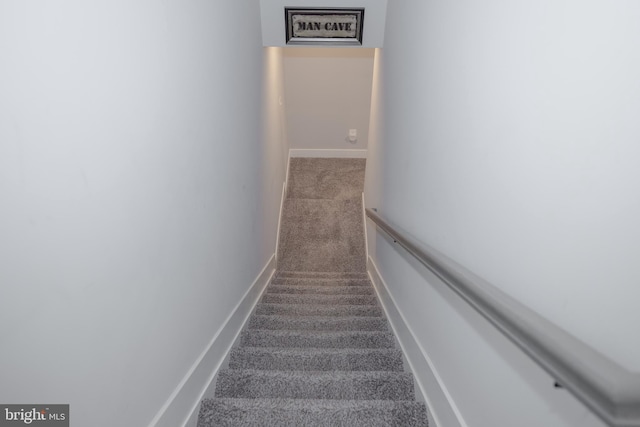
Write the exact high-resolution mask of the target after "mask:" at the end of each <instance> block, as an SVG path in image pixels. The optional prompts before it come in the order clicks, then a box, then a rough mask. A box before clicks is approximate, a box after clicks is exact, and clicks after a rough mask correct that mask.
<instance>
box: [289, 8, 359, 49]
mask: <svg viewBox="0 0 640 427" xmlns="http://www.w3.org/2000/svg"><path fill="white" fill-rule="evenodd" d="M284 14H285V22H286V27H287V28H286V33H287V44H306V45H309V44H347V45H362V30H363V23H364V9H363V8H358V9H347V8H332V9H323V8H302V9H301V8H295V9H294V8H289V7H286V8H285V9H284Z"/></svg>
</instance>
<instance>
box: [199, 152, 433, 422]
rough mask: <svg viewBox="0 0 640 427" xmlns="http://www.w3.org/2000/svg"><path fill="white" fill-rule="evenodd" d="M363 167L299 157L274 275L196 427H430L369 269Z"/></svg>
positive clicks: (293, 168) (293, 170)
mask: <svg viewBox="0 0 640 427" xmlns="http://www.w3.org/2000/svg"><path fill="white" fill-rule="evenodd" d="M363 181H364V161H363V160H353V159H349V160H347V159H292V161H291V165H290V177H289V188H288V191H287V194H288V197H287V200H286V201H285V206H284V211H283V218H282V227H281V236H280V250H279V254H278V272H277V274H276V275H275V277H274V279H273V280H272V282H271V283H270V284H269V285H268V286H267V288H266V290H265V293H264V295H263V297H262V299H261V300H260V302H259V303H258V305H257V306H256V309H255V311H254V313H253V314H252V316H251V317H250V319H249V322H248V325H247V326H246V329H245V330H244V331H243V332H242V334H241V336H240V339H239V343H238V344H237V346H235V347H234V348H233V349H232V351H231V354H230V356H229V363H228V367H226V368H225V369H221V370H220V371H219V372H218V377H217V382H216V386H215V397H214V398H213V399H205V400H203V402H202V405H201V409H200V415H199V421H198V426H199V427H208V426H426V425H427V413H426V407H425V405H424V403H421V402H417V401H416V399H415V390H414V382H413V375H412V374H411V373H409V372H406V371H405V370H404V364H403V359H402V352H401V351H400V350H399V349H398V348H397V346H396V341H395V337H394V335H393V333H392V332H391V330H390V328H389V325H388V322H387V320H386V319H385V317H384V312H383V310H382V308H381V307H380V305H379V302H378V300H377V297H376V295H375V291H374V289H373V286H372V284H371V282H370V281H369V278H368V275H367V273H366V264H365V259H364V258H365V255H364V253H365V251H364V235H363V226H364V225H363V222H362V221H363V219H362V211H361V209H362V207H361V206H360V203H361V202H360V194H361V192H362V186H363Z"/></svg>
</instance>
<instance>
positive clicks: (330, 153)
mask: <svg viewBox="0 0 640 427" xmlns="http://www.w3.org/2000/svg"><path fill="white" fill-rule="evenodd" d="M289 157H290V158H291V157H325V158H327V157H332V158H334V157H340V158H347V159H366V158H367V150H359V149H344V150H341V149H335V150H330V149H317V150H314V149H306V148H291V149H289Z"/></svg>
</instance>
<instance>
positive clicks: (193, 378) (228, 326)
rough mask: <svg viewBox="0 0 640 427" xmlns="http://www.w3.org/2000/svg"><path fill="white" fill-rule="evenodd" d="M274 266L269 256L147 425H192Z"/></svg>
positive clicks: (156, 426) (171, 426)
mask: <svg viewBox="0 0 640 427" xmlns="http://www.w3.org/2000/svg"><path fill="white" fill-rule="evenodd" d="M275 266H276V264H275V255H272V256H271V258H270V259H269V261H268V262H267V264H266V265H265V266H264V268H263V269H262V271H261V272H260V274H259V275H258V277H257V278H256V280H255V281H254V282H253V284H252V285H251V286H250V287H249V289H248V290H247V292H246V293H245V294H244V296H243V297H242V299H241V300H240V302H238V304H237V305H236V307H235V308H234V309H233V311H232V312H231V314H230V315H229V317H227V320H225V322H224V324H223V325H222V327H221V328H220V329H219V330H218V331H217V332H216V333H215V335H214V336H213V338H212V339H211V341H210V342H209V345H208V346H207V348H206V349H205V350H204V351H203V352H202V353H201V354H200V357H198V359H197V360H196V361H195V363H194V364H193V365H192V367H191V369H189V371H188V372H187V374H186V375H185V376H184V378H183V380H182V381H181V382H180V384H178V386H177V387H176V389H175V390H174V392H173V393H172V394H171V396H169V399H167V402H166V403H165V404H164V405H163V406H162V408H161V409H160V411H158V413H157V414H156V416H155V417H154V418H153V420H152V421H151V423H150V424H149V427H176V426H182V427H185V426H187V427H191V426H195V425H196V423H197V419H198V412H199V411H200V401H201V400H202V398H203V396H204V394H205V392H206V391H207V389H208V388H209V385H210V384H211V382H212V381H213V379H214V378H215V375H216V374H217V372H218V369H220V366H221V365H222V363H223V361H224V360H225V357H226V356H227V353H229V350H230V349H231V346H232V345H233V343H234V341H235V340H236V338H237V337H238V335H239V334H240V331H241V330H242V327H243V326H244V324H245V322H246V321H247V319H248V318H249V316H250V315H251V312H252V310H253V307H254V306H255V305H256V303H257V302H258V299H259V298H260V296H261V295H262V292H263V291H264V289H265V288H266V286H267V285H268V284H269V282H270V281H271V278H272V277H273V274H274V272H275Z"/></svg>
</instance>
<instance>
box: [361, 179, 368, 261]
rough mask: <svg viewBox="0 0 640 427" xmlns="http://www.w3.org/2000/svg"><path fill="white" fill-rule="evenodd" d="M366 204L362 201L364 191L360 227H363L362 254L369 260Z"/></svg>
mask: <svg viewBox="0 0 640 427" xmlns="http://www.w3.org/2000/svg"><path fill="white" fill-rule="evenodd" d="M366 207H367V205H366V204H365V202H364V191H363V192H362V228H364V254H365V257H366V258H365V259H366V260H367V261H369V238H368V237H367V212H366Z"/></svg>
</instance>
